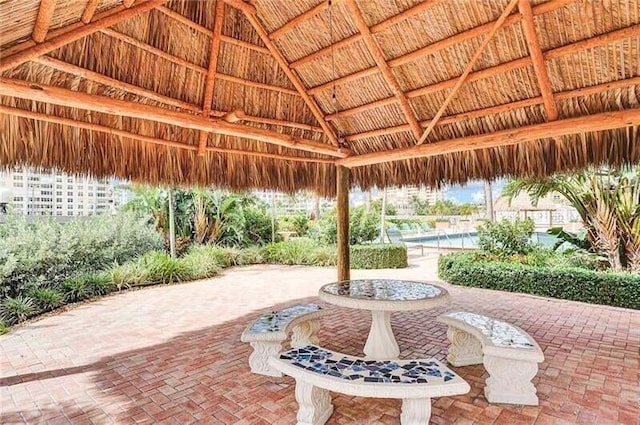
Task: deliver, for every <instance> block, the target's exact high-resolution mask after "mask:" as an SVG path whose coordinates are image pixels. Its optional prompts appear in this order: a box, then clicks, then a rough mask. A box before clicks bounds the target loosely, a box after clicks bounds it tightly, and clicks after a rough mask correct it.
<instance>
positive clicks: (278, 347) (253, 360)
mask: <svg viewBox="0 0 640 425" xmlns="http://www.w3.org/2000/svg"><path fill="white" fill-rule="evenodd" d="M251 347H253V352H252V353H251V355H250V356H249V367H251V372H253V373H257V374H259V375H266V376H277V377H280V376H282V373H280V372H279V371H277V370H276V369H274V368H272V367H271V366H269V357H271V356H277V355H278V354H279V353H280V351H282V343H280V342H266V341H254V342H252V343H251Z"/></svg>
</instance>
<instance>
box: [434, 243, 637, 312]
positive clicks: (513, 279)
mask: <svg viewBox="0 0 640 425" xmlns="http://www.w3.org/2000/svg"><path fill="white" fill-rule="evenodd" d="M438 276H439V277H440V278H441V279H443V280H445V281H447V282H449V283H451V284H454V285H462V286H472V287H479V288H487V289H497V290H501V291H509V292H522V293H527V294H534V295H540V296H544V297H552V298H560V299H567V300H574V301H583V302H588V303H593V304H605V305H611V306H617V307H626V308H633V309H640V276H638V275H634V274H629V273H609V272H596V271H592V270H586V269H581V268H576V267H532V266H527V265H524V264H517V263H505V262H497V261H489V262H487V261H479V260H478V257H477V256H475V255H473V254H469V253H464V254H449V255H445V256H441V257H440V259H439V260H438Z"/></svg>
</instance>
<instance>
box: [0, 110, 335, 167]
mask: <svg viewBox="0 0 640 425" xmlns="http://www.w3.org/2000/svg"><path fill="white" fill-rule="evenodd" d="M0 113H3V114H8V115H13V116H16V117H21V118H28V119H33V120H38V121H44V122H50V123H54V124H60V125H65V126H69V127H75V128H83V129H85V130H91V131H97V132H100V133H105V134H110V135H113V136H119V137H123V138H128V139H133V140H139V141H141V142H145V143H150V144H154V145H160V146H166V147H169V148H176V149H185V150H189V151H197V150H198V147H197V146H194V145H190V144H188V143H186V142H176V141H172V140H165V139H160V138H157V137H151V136H145V135H142V134H135V133H131V132H129V131H125V130H120V129H117V128H112V127H106V126H103V125H100V124H94V123H90V122H86V121H79V120H73V119H70V118H63V117H58V116H55V115H50V114H43V113H39V112H33V111H27V110H24V109H18V108H12V107H10V106H4V105H0ZM207 152H218V153H225V154H232V155H244V156H256V157H260V158H272V159H278V160H283V161H297V162H315V163H322V164H333V163H334V162H335V160H334V159H329V158H307V157H301V156H290V155H279V154H271V153H266V152H255V151H245V150H240V149H227V148H219V147H213V146H210V147H207Z"/></svg>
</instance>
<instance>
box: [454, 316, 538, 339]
mask: <svg viewBox="0 0 640 425" xmlns="http://www.w3.org/2000/svg"><path fill="white" fill-rule="evenodd" d="M445 316H448V317H452V318H454V319H457V320H460V321H463V322H465V323H467V324H469V325H471V326H473V327H474V328H476V329H478V330H479V331H480V332H482V334H483V335H484V336H485V337H487V338H488V339H489V340H490V341H491V342H492V343H493V345H495V346H498V347H511V348H534V345H533V344H532V343H531V341H530V339H529V336H528V335H526V334H524V333H522V332H521V331H520V330H519V329H518V328H516V327H515V326H513V325H510V324H509V323H506V322H503V321H501V320H496V319H493V318H491V317H486V316H483V315H480V314H476V313H468V312H464V311H456V312H452V313H446V314H445Z"/></svg>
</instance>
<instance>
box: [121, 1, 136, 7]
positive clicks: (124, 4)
mask: <svg viewBox="0 0 640 425" xmlns="http://www.w3.org/2000/svg"><path fill="white" fill-rule="evenodd" d="M135 2H136V0H122V5H123V6H124V7H127V8H129V7H131V6H133V3H135Z"/></svg>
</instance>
